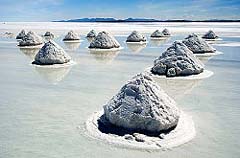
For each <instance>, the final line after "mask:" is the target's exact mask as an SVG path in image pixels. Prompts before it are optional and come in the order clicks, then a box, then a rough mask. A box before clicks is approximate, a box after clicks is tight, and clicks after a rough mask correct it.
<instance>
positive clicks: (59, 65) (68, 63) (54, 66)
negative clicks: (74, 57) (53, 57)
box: [31, 61, 77, 68]
mask: <svg viewBox="0 0 240 158" xmlns="http://www.w3.org/2000/svg"><path fill="white" fill-rule="evenodd" d="M75 64H77V63H76V62H75V61H69V62H67V63H64V64H52V65H37V64H31V65H33V66H36V67H42V68H62V67H70V66H73V65H75Z"/></svg>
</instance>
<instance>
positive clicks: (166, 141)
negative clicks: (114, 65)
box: [86, 74, 195, 149]
mask: <svg viewBox="0 0 240 158" xmlns="http://www.w3.org/2000/svg"><path fill="white" fill-rule="evenodd" d="M86 127H87V130H88V132H89V133H90V135H91V136H93V137H97V138H98V139H103V140H105V141H107V142H109V143H116V144H118V145H123V146H127V147H133V148H144V149H160V148H170V147H174V146H178V145H180V144H183V143H186V142H188V141H190V140H191V139H192V138H193V137H194V136H195V129H194V124H193V121H192V119H191V118H190V117H189V116H188V117H187V116H186V114H184V113H183V112H182V111H180V110H179V109H178V108H177V106H176V102H175V101H174V100H173V99H171V98H170V97H169V96H168V95H167V94H166V93H165V92H164V91H163V90H162V89H161V88H160V87H159V86H158V85H157V83H156V82H154V81H153V79H152V78H151V77H150V76H148V75H147V74H138V75H136V76H135V77H133V78H132V79H131V80H130V81H128V82H127V83H126V84H125V85H124V86H123V87H122V88H121V89H120V91H119V92H118V93H117V94H116V95H115V96H114V97H113V98H112V99H111V100H110V101H109V102H108V103H107V104H106V105H104V112H103V113H95V115H93V116H92V117H91V118H90V119H89V120H88V121H87V123H86Z"/></svg>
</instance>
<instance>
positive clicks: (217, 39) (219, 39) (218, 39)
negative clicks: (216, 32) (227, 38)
mask: <svg viewBox="0 0 240 158" xmlns="http://www.w3.org/2000/svg"><path fill="white" fill-rule="evenodd" d="M203 39H204V40H205V41H222V40H223V39H222V38H216V39H206V38H203Z"/></svg>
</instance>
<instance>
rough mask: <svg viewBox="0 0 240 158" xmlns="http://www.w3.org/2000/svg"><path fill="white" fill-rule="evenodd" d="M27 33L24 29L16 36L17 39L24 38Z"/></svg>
mask: <svg viewBox="0 0 240 158" xmlns="http://www.w3.org/2000/svg"><path fill="white" fill-rule="evenodd" d="M25 35H26V32H25V30H22V31H21V32H19V34H18V35H17V36H16V39H22V38H23V37H24V36H25Z"/></svg>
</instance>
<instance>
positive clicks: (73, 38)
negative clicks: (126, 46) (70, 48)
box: [63, 30, 80, 42]
mask: <svg viewBox="0 0 240 158" xmlns="http://www.w3.org/2000/svg"><path fill="white" fill-rule="evenodd" d="M79 40H80V37H79V36H78V34H77V33H75V32H74V31H73V30H71V31H69V32H68V33H67V35H66V36H65V37H64V39H63V41H66V42H67V41H72V42H74V41H79Z"/></svg>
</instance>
